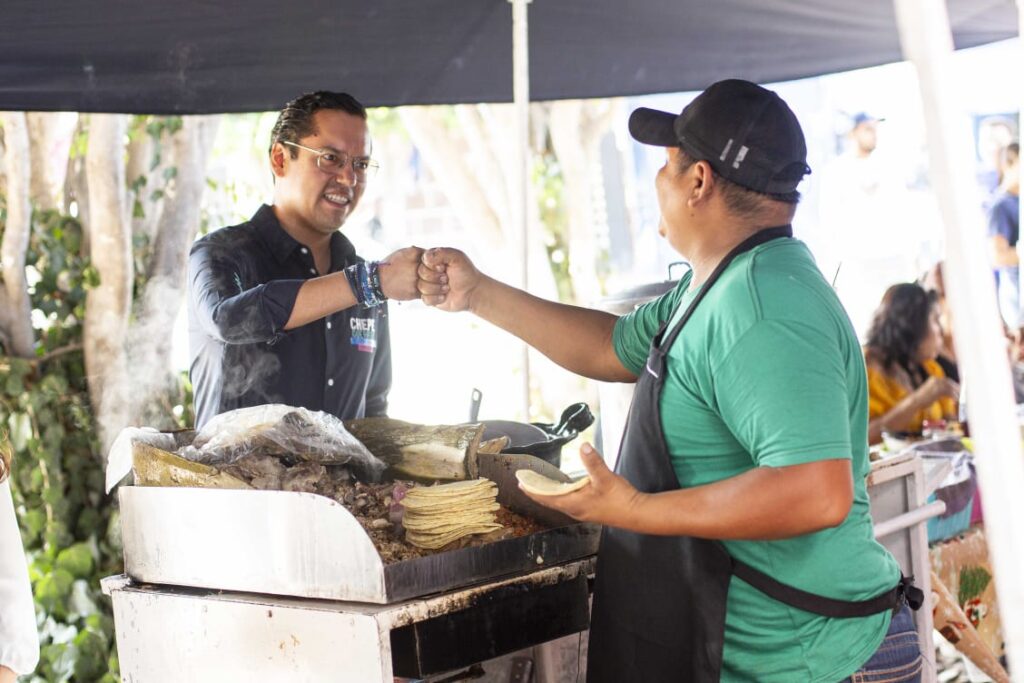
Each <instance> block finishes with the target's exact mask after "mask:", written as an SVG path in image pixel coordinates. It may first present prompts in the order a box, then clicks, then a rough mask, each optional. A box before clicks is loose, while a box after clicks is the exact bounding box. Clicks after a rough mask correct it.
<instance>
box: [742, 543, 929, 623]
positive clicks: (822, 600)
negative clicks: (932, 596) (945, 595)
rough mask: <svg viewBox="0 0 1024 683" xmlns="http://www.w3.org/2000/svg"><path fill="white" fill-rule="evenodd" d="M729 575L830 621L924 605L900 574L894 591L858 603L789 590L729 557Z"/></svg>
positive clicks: (919, 594) (911, 583)
mask: <svg viewBox="0 0 1024 683" xmlns="http://www.w3.org/2000/svg"><path fill="white" fill-rule="evenodd" d="M733 574H735V575H736V576H738V577H739V578H741V579H743V580H744V581H746V582H747V583H749V584H750V585H751V586H753V587H754V588H756V589H757V590H759V591H761V592H762V593H764V594H765V595H767V596H768V597H771V598H775V599H776V600H778V601H779V602H781V603H784V604H786V605H789V606H790V607H796V608H797V609H801V610H803V611H805V612H811V613H812V614H819V615H821V616H823V617H831V618H834V619H835V618H839V619H848V618H851V617H867V616H871V615H872V614H878V613H879V612H884V611H886V610H892V611H893V613H894V614H895V613H896V612H898V611H899V610H900V609H901V608H902V607H903V605H904V604H907V605H909V606H910V608H911V609H913V610H918V609H920V607H921V605H922V604H924V593H923V592H922V591H921V589H920V588H917V587H916V586H914V577H913V576H911V577H909V578H908V577H906V576H903V575H902V574H901V575H900V580H899V583H897V584H896V587H895V588H892V589H891V590H887V591H886V592H884V593H882V594H881V595H876V596H875V597H873V598H870V599H868V600H861V601H859V602H850V601H848V600H836V599H834V598H826V597H824V596H822V595H817V594H815V593H808V592H807V591H802V590H800V589H799V588H793V587H792V586H788V585H786V584H784V583H780V582H778V581H776V580H775V579H773V578H772V577H770V576H768V575H767V574H765V573H764V572H762V571H760V570H757V569H754V568H753V567H751V566H750V565H749V564H746V563H744V562H740V561H739V560H737V559H735V558H733Z"/></svg>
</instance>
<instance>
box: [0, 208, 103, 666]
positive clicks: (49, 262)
mask: <svg viewBox="0 0 1024 683" xmlns="http://www.w3.org/2000/svg"><path fill="white" fill-rule="evenodd" d="M81 251H82V228H81V225H80V224H79V223H78V222H77V221H76V220H75V219H73V218H70V217H68V216H62V215H59V214H58V213H56V212H42V213H37V214H36V215H35V216H34V225H33V231H32V238H31V242H30V245H29V253H28V256H27V263H29V264H32V265H33V267H34V268H35V269H36V271H37V272H38V274H39V280H38V282H36V283H35V285H34V286H33V287H32V288H31V289H30V292H29V294H30V297H31V301H32V308H33V309H34V311H35V313H34V318H35V320H36V327H37V328H38V327H40V325H42V329H37V335H38V341H37V349H36V358H34V359H31V360H26V359H18V358H9V357H4V356H0V378H2V379H0V428H2V429H4V430H6V431H8V432H9V433H10V439H11V444H12V446H13V448H14V450H15V458H14V463H15V465H14V470H13V473H12V479H11V483H12V491H13V493H14V498H15V504H16V507H17V510H18V516H19V521H20V524H21V531H22V537H23V539H24V542H25V549H26V551H27V553H28V556H29V561H30V567H29V572H30V576H31V579H32V583H33V593H34V594H35V599H36V614H37V617H38V623H39V632H40V640H41V644H42V653H41V655H42V656H41V658H40V663H39V668H38V669H37V671H36V677H35V678H34V679H33V680H45V681H54V682H60V681H76V682H92V681H104V680H106V681H111V680H117V678H118V677H117V669H116V668H114V669H111V664H112V663H113V664H114V665H115V667H116V661H117V658H116V653H115V650H114V628H113V620H112V619H111V617H110V604H109V600H108V599H107V598H106V597H104V596H103V595H102V594H101V592H100V587H99V579H100V577H103V576H107V575H110V574H116V573H120V571H121V549H120V541H119V538H118V534H117V512H116V509H115V506H114V500H113V499H112V498H111V497H110V496H107V495H104V493H103V459H102V457H101V455H100V454H99V444H98V440H97V437H96V425H95V423H94V420H93V416H92V411H91V409H90V406H89V397H88V387H87V384H86V379H85V363H84V358H83V355H82V351H81V341H82V323H83V321H84V319H85V294H86V291H87V290H88V288H89V287H91V286H94V285H95V284H96V282H97V281H98V276H97V275H96V272H95V269H93V268H91V267H90V266H89V265H88V263H87V261H86V260H85V259H84V258H83V257H82V256H81V255H80V254H81ZM112 532H113V533H112Z"/></svg>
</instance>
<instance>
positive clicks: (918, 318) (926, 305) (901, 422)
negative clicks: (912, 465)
mask: <svg viewBox="0 0 1024 683" xmlns="http://www.w3.org/2000/svg"><path fill="white" fill-rule="evenodd" d="M939 314H940V311H939V307H938V295H937V294H936V293H935V292H934V291H930V292H929V291H925V289H924V288H923V287H921V286H920V285H918V284H915V283H909V282H908V283H905V284H899V285H893V286H892V287H890V288H889V289H888V290H886V292H885V296H883V297H882V303H881V305H880V306H879V307H878V309H877V310H876V311H875V317H874V320H873V321H872V323H871V329H870V331H869V332H868V341H867V344H866V345H865V347H864V359H865V361H866V363H867V370H868V394H869V401H868V405H869V412H868V416H869V422H868V442H869V443H872V444H875V443H878V442H880V441H881V440H882V432H883V431H888V432H897V431H906V432H919V431H921V428H922V426H923V425H924V422H925V421H926V420H942V419H956V417H957V401H958V400H959V396H960V385H958V384H957V383H956V382H954V381H953V380H951V379H949V378H948V377H946V374H945V373H944V372H943V371H942V368H941V367H940V366H939V364H938V363H937V362H936V360H935V359H936V357H937V356H938V355H939V351H940V350H941V349H942V326H941V324H940V321H939Z"/></svg>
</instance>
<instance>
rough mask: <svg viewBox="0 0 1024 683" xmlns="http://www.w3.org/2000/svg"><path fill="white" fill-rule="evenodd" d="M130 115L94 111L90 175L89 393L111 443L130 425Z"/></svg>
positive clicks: (86, 337)
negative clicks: (93, 279) (95, 276)
mask: <svg viewBox="0 0 1024 683" xmlns="http://www.w3.org/2000/svg"><path fill="white" fill-rule="evenodd" d="M126 127H127V117H126V116H124V115H121V114H93V115H92V116H91V121H90V123H89V147H88V151H87V152H86V161H85V167H86V175H87V177H88V184H89V226H90V227H89V232H90V249H89V251H90V257H91V261H92V265H93V267H94V268H96V270H97V271H98V273H99V278H100V283H99V285H98V286H97V287H96V288H94V289H92V290H90V291H89V293H88V296H87V297H86V314H85V329H84V345H85V364H86V372H87V374H88V377H89V396H90V399H91V401H92V405H93V410H94V412H95V414H96V415H97V417H98V418H99V425H100V434H101V439H102V440H103V441H104V443H108V444H109V443H110V442H111V440H112V439H113V436H114V434H115V433H116V431H117V430H119V429H120V428H121V427H123V426H124V425H125V415H126V414H127V406H128V394H129V391H128V389H129V388H128V387H127V386H125V384H126V382H123V381H121V379H122V378H125V379H126V378H127V374H126V369H127V368H126V367H125V354H124V344H125V339H126V332H127V328H128V318H129V313H130V311H131V302H132V283H133V281H134V277H133V263H132V245H131V229H130V225H129V222H128V219H127V215H126V211H125V158H124V157H125V154H124V136H125V132H126Z"/></svg>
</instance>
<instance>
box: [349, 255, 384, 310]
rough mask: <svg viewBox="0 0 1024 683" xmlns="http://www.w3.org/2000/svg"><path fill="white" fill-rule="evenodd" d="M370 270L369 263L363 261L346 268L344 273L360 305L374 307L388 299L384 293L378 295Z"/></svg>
mask: <svg viewBox="0 0 1024 683" xmlns="http://www.w3.org/2000/svg"><path fill="white" fill-rule="evenodd" d="M369 271H370V269H369V268H368V267H367V264H366V263H365V262H362V261H361V262H359V263H355V264H353V265H351V266H349V267H348V268H345V270H344V273H345V279H346V280H348V286H349V288H351V290H352V294H353V295H355V297H356V302H357V303H358V304H359V305H360V306H364V307H367V308H372V307H373V306H380V305H381V304H382V303H384V301H385V300H386V299H385V297H384V296H383V293H381V295H380V296H378V295H377V294H378V293H377V292H376V291H374V288H373V286H372V285H371V284H370V272H369Z"/></svg>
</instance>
